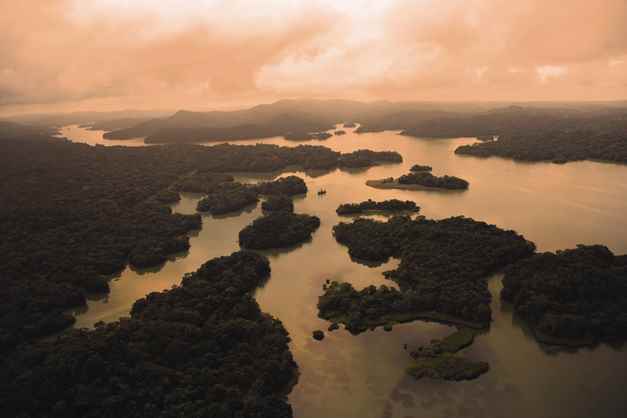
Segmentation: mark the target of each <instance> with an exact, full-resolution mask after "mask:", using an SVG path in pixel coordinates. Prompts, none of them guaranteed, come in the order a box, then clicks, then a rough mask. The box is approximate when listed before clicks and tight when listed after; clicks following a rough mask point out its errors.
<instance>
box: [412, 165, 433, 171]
mask: <svg viewBox="0 0 627 418" xmlns="http://www.w3.org/2000/svg"><path fill="white" fill-rule="evenodd" d="M431 170H433V167H431V166H430V165H420V164H414V165H412V166H411V168H410V169H409V171H412V172H418V171H431Z"/></svg>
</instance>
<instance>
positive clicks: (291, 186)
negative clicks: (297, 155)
mask: <svg viewBox="0 0 627 418" xmlns="http://www.w3.org/2000/svg"><path fill="white" fill-rule="evenodd" d="M255 189H256V190H257V192H258V193H259V194H262V195H285V196H295V195H299V194H305V193H307V184H306V183H305V181H304V180H303V179H301V178H300V177H297V176H287V177H281V178H278V179H276V180H274V181H267V182H262V183H257V184H256V185H255Z"/></svg>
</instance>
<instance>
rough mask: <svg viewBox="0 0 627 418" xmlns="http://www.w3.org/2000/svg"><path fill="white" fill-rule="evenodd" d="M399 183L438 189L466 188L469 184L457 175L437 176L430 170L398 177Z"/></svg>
mask: <svg viewBox="0 0 627 418" xmlns="http://www.w3.org/2000/svg"><path fill="white" fill-rule="evenodd" d="M398 183H399V184H417V185H419V186H424V187H433V188H438V189H451V190H465V189H467V188H468V186H469V184H468V182H467V181H466V180H464V179H461V178H459V177H455V176H442V177H436V176H434V175H433V174H431V173H430V172H428V171H416V172H412V173H409V174H404V175H402V176H400V177H399V178H398Z"/></svg>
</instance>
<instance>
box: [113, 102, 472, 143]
mask: <svg viewBox="0 0 627 418" xmlns="http://www.w3.org/2000/svg"><path fill="white" fill-rule="evenodd" d="M446 107H450V108H452V109H455V110H456V111H458V112H460V113H463V112H471V111H476V110H477V109H478V108H477V107H476V106H474V105H452V104H448V105H446ZM448 113H449V111H445V110H443V105H441V104H425V103H392V102H373V103H362V102H356V101H349V100H280V101H278V102H275V103H272V104H262V105H258V106H254V107H252V108H249V109H244V110H237V111H213V112H190V111H179V112H177V113H175V114H174V115H172V116H170V117H166V118H157V119H154V120H150V121H147V122H142V123H139V124H137V125H135V126H132V127H129V128H126V129H119V130H115V131H113V132H109V133H107V134H106V135H105V138H107V139H130V138H139V137H144V138H146V142H151V143H170V142H201V141H212V140H233V139H256V138H267V137H272V136H289V137H298V136H305V134H307V133H312V132H319V131H326V130H329V129H333V127H334V125H335V124H337V123H342V122H352V121H357V122H360V123H361V124H362V127H361V130H360V132H363V131H382V130H387V129H403V128H405V127H408V126H412V125H413V124H414V123H415V121H417V120H424V119H427V118H433V117H436V116H441V115H446V114H448Z"/></svg>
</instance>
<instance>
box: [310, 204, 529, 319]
mask: <svg viewBox="0 0 627 418" xmlns="http://www.w3.org/2000/svg"><path fill="white" fill-rule="evenodd" d="M333 232H334V235H335V238H336V240H337V241H338V242H339V243H340V244H343V245H346V246H347V247H348V249H349V254H350V255H351V257H353V258H354V259H357V260H365V261H372V262H384V261H386V260H387V259H388V258H389V257H396V258H400V265H399V266H398V268H397V269H395V270H392V271H389V272H386V273H385V274H386V276H387V277H388V278H389V279H391V280H393V281H395V282H397V283H398V284H399V287H400V292H396V291H393V290H390V289H385V288H380V289H372V288H368V289H367V290H364V291H361V292H356V291H354V290H351V289H350V288H347V287H346V286H341V287H336V286H329V287H328V288H327V289H326V293H325V295H323V296H322V297H321V298H320V301H321V302H326V301H327V300H329V301H330V303H328V304H327V303H322V309H321V310H320V314H321V316H322V317H323V318H325V319H329V320H332V321H335V322H340V321H339V320H338V319H339V318H342V319H343V320H342V321H341V322H343V323H345V325H348V323H351V321H352V324H353V325H354V326H353V325H350V328H354V329H363V328H364V327H365V328H369V327H370V326H371V324H372V323H373V321H374V322H377V321H378V322H385V321H383V320H382V319H381V318H383V319H385V318H386V317H388V318H391V321H397V318H396V317H395V316H397V315H400V316H401V317H405V316H407V315H409V316H410V317H414V318H419V317H420V318H431V319H434V320H440V321H445V322H454V323H458V324H463V325H467V326H473V327H485V326H487V325H488V324H489V323H490V319H491V312H490V293H489V291H488V289H487V277H488V276H489V275H490V274H491V273H493V272H494V271H496V270H498V269H500V268H502V267H505V266H507V265H509V264H511V263H513V262H515V261H518V260H520V259H523V258H526V257H529V256H531V255H532V254H533V252H534V250H535V246H534V245H533V244H532V243H531V242H529V241H527V240H525V239H524V238H523V237H522V236H521V235H518V234H517V233H516V232H514V231H506V230H502V229H500V228H498V227H496V226H494V225H489V224H486V223H484V222H477V221H474V220H472V219H469V218H464V217H456V218H448V219H443V220H437V221H436V220H427V219H422V218H418V219H411V218H409V217H406V216H397V217H393V218H391V219H389V220H388V221H387V222H379V221H375V220H372V219H364V218H359V219H356V220H354V221H353V222H352V223H340V224H338V225H336V226H335V227H334V228H333ZM338 289H339V290H341V291H337V292H336V290H338ZM387 298H391V300H390V301H387V300H384V299H387Z"/></svg>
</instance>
